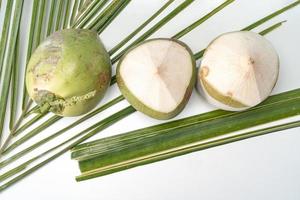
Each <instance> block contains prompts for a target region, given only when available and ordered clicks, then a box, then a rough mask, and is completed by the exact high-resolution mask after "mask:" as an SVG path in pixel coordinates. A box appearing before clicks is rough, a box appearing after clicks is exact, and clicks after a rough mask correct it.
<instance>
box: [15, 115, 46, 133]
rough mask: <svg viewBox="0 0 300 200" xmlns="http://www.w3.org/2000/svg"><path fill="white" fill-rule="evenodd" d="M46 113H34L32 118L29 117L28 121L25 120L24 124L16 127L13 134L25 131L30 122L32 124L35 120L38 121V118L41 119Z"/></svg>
mask: <svg viewBox="0 0 300 200" xmlns="http://www.w3.org/2000/svg"><path fill="white" fill-rule="evenodd" d="M47 114H48V113H41V114H37V115H35V116H34V117H33V118H32V119H30V120H29V121H28V122H26V123H25V124H23V125H22V126H21V127H20V128H18V129H17V130H16V131H15V132H14V136H17V135H19V134H20V133H22V132H23V131H25V130H26V129H27V128H29V127H30V126H31V125H32V124H34V123H35V122H36V121H38V120H39V119H42V118H43V117H45V116H46V115H47Z"/></svg>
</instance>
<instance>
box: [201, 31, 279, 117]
mask: <svg viewBox="0 0 300 200" xmlns="http://www.w3.org/2000/svg"><path fill="white" fill-rule="evenodd" d="M278 72H279V58H278V55H277V52H276V50H275V49H274V47H273V46H272V44H271V43H270V42H269V41H268V40H267V39H265V38H264V37H263V36H261V35H259V34H257V33H254V32H250V31H237V32H230V33H225V34H223V35H221V36H219V37H217V38H216V39H215V40H214V41H213V42H211V43H210V44H209V46H208V47H207V49H206V50H205V53H204V55H203V59H202V62H201V66H200V68H199V71H198V78H197V88H198V90H199V91H200V93H201V94H202V95H203V96H204V97H205V98H206V99H207V100H208V102H210V103H211V104H213V105H215V106H216V107H218V108H221V109H224V110H229V111H240V110H245V109H248V108H250V107H253V106H255V105H257V104H259V103H261V102H262V101H263V100H265V99H266V98H267V97H268V96H269V95H270V93H271V91H272V89H273V88H274V86H275V84H276V81H277V78H278Z"/></svg>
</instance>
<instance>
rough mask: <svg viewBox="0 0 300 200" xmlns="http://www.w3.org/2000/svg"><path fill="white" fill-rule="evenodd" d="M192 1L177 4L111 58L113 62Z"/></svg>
mask: <svg viewBox="0 0 300 200" xmlns="http://www.w3.org/2000/svg"><path fill="white" fill-rule="evenodd" d="M191 3H193V1H192V0H185V1H184V2H183V3H182V4H180V5H179V6H177V7H176V8H175V9H174V10H173V11H171V12H170V13H169V14H168V15H167V16H165V17H164V18H163V19H162V20H160V21H159V22H158V23H156V24H155V25H154V26H152V27H151V28H150V29H149V30H148V31H146V32H145V33H144V34H143V35H141V36H140V37H139V38H137V39H136V40H135V41H134V42H132V43H131V44H130V45H128V46H127V47H126V48H125V49H123V50H122V51H121V52H120V53H118V54H117V55H116V56H114V57H113V58H112V59H111V61H112V63H116V62H117V61H118V60H119V59H120V58H121V57H122V56H123V54H124V53H125V52H126V51H128V49H130V48H131V47H133V46H135V45H137V44H138V43H140V42H142V41H143V40H145V39H147V38H148V37H150V36H151V35H152V34H153V33H155V32H156V31H157V30H158V29H159V28H161V27H162V26H163V25H165V24H166V23H168V22H169V21H170V20H171V19H173V18H174V17H175V16H176V15H178V14H179V13H180V12H181V11H183V10H184V9H185V8H187V7H188V6H189V5H190V4H191Z"/></svg>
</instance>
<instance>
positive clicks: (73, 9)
mask: <svg viewBox="0 0 300 200" xmlns="http://www.w3.org/2000/svg"><path fill="white" fill-rule="evenodd" d="M78 6H79V0H74V3H73V7H72V14H71V18H70V25H71V26H72V25H73V24H74V19H75V16H76V13H77V10H78Z"/></svg>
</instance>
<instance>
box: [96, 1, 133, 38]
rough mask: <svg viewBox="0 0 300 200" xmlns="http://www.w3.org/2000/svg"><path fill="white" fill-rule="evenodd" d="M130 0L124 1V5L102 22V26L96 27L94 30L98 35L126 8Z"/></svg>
mask: <svg viewBox="0 0 300 200" xmlns="http://www.w3.org/2000/svg"><path fill="white" fill-rule="evenodd" d="M130 1H131V0H124V3H123V4H122V5H120V6H119V7H118V8H117V9H116V10H115V11H114V12H112V14H111V15H110V16H109V18H108V19H107V20H106V21H105V22H104V24H101V23H100V25H98V24H97V25H96V27H97V28H96V30H97V33H98V34H101V33H102V32H103V31H104V29H105V28H106V27H107V26H108V25H110V23H111V22H112V21H113V20H114V19H115V18H116V17H117V16H118V15H119V14H120V13H121V12H122V11H123V10H124V8H126V6H127V5H128V4H129V3H130Z"/></svg>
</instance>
